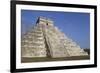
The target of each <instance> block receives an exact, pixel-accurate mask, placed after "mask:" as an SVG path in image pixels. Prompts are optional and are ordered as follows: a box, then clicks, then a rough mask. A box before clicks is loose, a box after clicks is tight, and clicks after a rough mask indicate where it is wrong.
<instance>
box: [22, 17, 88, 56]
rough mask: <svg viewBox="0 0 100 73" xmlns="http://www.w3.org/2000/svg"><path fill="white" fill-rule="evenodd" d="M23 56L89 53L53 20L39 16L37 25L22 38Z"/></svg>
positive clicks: (80, 54) (79, 54)
mask: <svg viewBox="0 0 100 73" xmlns="http://www.w3.org/2000/svg"><path fill="white" fill-rule="evenodd" d="M21 55H22V57H29V58H30V57H51V58H58V57H71V56H84V55H88V54H87V53H86V52H84V50H83V49H81V48H80V46H79V45H77V44H76V43H75V42H74V41H73V40H71V39H70V38H68V37H67V36H66V35H65V34H64V33H63V32H61V31H60V30H59V29H58V28H57V27H56V26H54V23H53V21H52V20H50V19H47V18H44V17H39V18H38V20H37V22H36V25H35V26H33V27H32V29H31V30H30V31H28V32H26V34H24V35H23V36H22V39H21Z"/></svg>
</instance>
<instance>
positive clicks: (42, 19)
mask: <svg viewBox="0 0 100 73" xmlns="http://www.w3.org/2000/svg"><path fill="white" fill-rule="evenodd" d="M37 24H42V25H49V26H53V24H54V22H53V21H52V20H51V19H49V18H46V17H42V16H40V17H38V20H37Z"/></svg>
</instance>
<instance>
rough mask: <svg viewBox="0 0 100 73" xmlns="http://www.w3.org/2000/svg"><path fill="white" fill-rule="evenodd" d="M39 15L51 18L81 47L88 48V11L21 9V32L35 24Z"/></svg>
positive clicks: (55, 24)
mask: <svg viewBox="0 0 100 73" xmlns="http://www.w3.org/2000/svg"><path fill="white" fill-rule="evenodd" d="M39 16H43V17H46V18H49V19H51V20H53V21H54V26H56V27H58V28H59V30H60V31H62V32H64V33H65V34H66V35H67V36H68V37H69V38H71V39H72V40H73V41H74V42H76V43H77V44H78V45H79V46H80V47H81V48H90V14H89V13H82V12H81V13H79V12H56V11H36V10H21V32H22V34H23V33H26V32H27V31H28V30H29V29H30V28H31V27H32V26H34V25H36V21H37V19H38V17H39Z"/></svg>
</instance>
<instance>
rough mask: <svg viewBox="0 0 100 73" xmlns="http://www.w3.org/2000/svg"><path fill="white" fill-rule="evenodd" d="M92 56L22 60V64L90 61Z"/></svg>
mask: <svg viewBox="0 0 100 73" xmlns="http://www.w3.org/2000/svg"><path fill="white" fill-rule="evenodd" d="M88 59H90V56H73V57H63V58H48V57H44V58H43V57H41V58H40V57H39V58H21V62H22V63H27V62H46V61H69V60H88Z"/></svg>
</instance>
